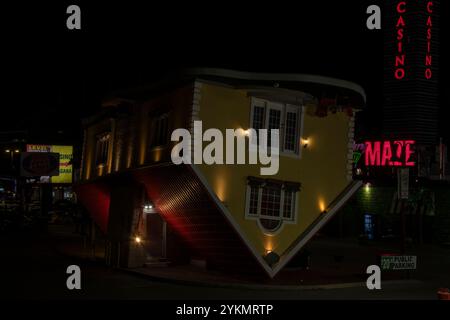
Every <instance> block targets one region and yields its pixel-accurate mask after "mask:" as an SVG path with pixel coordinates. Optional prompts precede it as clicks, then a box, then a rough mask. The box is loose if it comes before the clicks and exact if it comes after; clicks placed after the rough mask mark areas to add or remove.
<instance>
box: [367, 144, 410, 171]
mask: <svg viewBox="0 0 450 320" xmlns="http://www.w3.org/2000/svg"><path fill="white" fill-rule="evenodd" d="M415 143H416V142H415V141H414V140H394V141H366V142H364V147H365V148H364V153H365V158H364V160H365V161H364V163H365V165H366V166H381V167H383V166H384V167H413V166H415V164H416V163H415V162H414V161H413V160H412V158H413V155H414V150H413V148H412V146H413V145H414V144H415Z"/></svg>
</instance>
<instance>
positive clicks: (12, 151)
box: [5, 149, 20, 169]
mask: <svg viewBox="0 0 450 320" xmlns="http://www.w3.org/2000/svg"><path fill="white" fill-rule="evenodd" d="M19 152H20V150H19V149H15V150H11V149H6V150H5V153H9V155H10V157H11V168H12V169H14V154H15V153H19Z"/></svg>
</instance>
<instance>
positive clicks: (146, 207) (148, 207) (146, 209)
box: [144, 201, 153, 213]
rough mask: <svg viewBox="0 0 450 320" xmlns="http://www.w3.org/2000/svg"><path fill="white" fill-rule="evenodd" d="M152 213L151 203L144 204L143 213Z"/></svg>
mask: <svg viewBox="0 0 450 320" xmlns="http://www.w3.org/2000/svg"><path fill="white" fill-rule="evenodd" d="M152 212H153V204H152V203H151V202H148V201H147V202H145V204H144V213H152Z"/></svg>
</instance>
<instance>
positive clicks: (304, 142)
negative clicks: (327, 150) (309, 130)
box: [302, 138, 309, 148]
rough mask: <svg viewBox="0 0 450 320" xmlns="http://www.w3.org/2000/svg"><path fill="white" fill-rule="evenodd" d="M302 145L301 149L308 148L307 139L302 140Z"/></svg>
mask: <svg viewBox="0 0 450 320" xmlns="http://www.w3.org/2000/svg"><path fill="white" fill-rule="evenodd" d="M302 143H303V148H308V145H309V139H308V138H306V139H302Z"/></svg>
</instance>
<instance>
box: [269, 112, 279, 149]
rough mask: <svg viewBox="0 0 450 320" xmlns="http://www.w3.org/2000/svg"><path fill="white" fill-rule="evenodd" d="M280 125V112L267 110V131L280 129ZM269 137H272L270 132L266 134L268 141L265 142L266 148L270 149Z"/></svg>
mask: <svg viewBox="0 0 450 320" xmlns="http://www.w3.org/2000/svg"><path fill="white" fill-rule="evenodd" d="M280 123H281V110H276V109H270V110H269V127H268V128H267V129H280ZM271 137H272V132H271V131H269V134H268V138H267V139H268V141H267V146H268V147H270V146H271V141H272V140H271Z"/></svg>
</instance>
